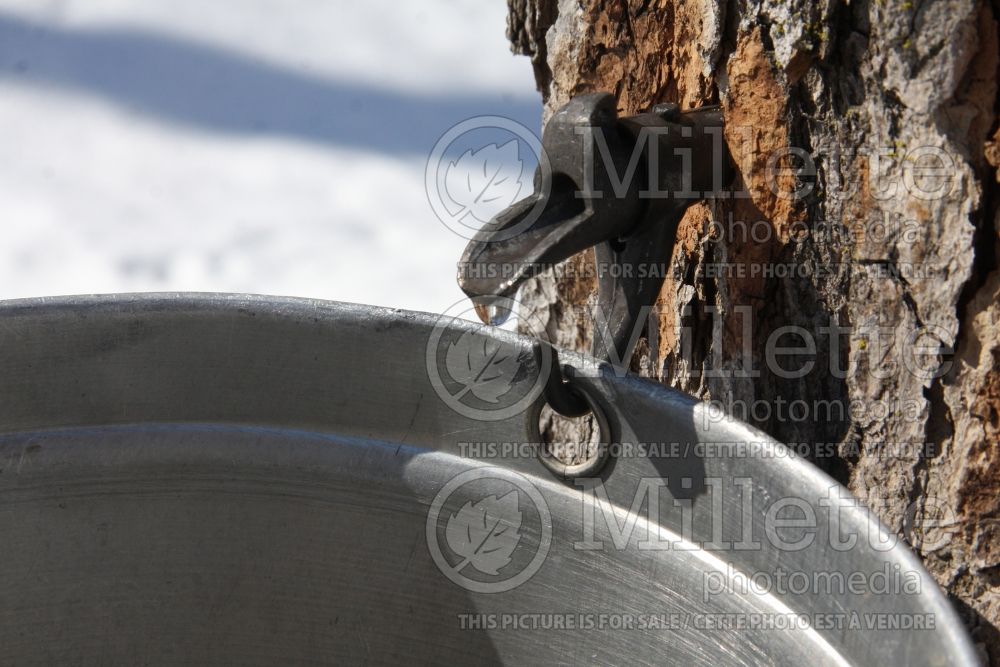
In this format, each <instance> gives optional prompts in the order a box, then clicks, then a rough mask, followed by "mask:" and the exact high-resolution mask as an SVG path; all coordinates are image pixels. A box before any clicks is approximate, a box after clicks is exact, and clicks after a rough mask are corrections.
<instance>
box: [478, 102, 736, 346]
mask: <svg viewBox="0 0 1000 667" xmlns="http://www.w3.org/2000/svg"><path fill="white" fill-rule="evenodd" d="M722 125H723V119H722V112H721V111H719V109H718V108H717V107H705V108H702V109H696V110H693V111H687V112H680V111H679V110H678V108H677V106H676V105H669V104H664V105H659V106H657V107H655V108H654V109H653V110H652V111H651V112H649V113H644V114H639V115H637V116H630V117H626V118H618V116H617V112H616V109H615V100H614V98H613V97H612V96H610V95H607V94H603V93H595V94H588V95H582V96H580V97H576V98H574V99H572V100H571V101H570V102H569V103H568V104H566V106H564V107H562V108H561V109H559V110H558V111H557V112H556V113H555V114H554V115H553V116H552V118H551V120H550V121H549V122H548V124H547V125H546V127H545V132H544V134H543V135H542V148H543V155H542V156H541V158H540V164H539V168H538V171H537V173H536V175H535V193H534V194H532V195H530V196H528V197H527V198H525V199H522V200H521V201H518V202H516V203H514V204H513V205H512V206H510V207H509V208H507V209H506V210H504V211H502V212H501V213H499V214H498V215H497V216H496V217H495V218H494V219H493V220H491V221H490V222H489V223H488V224H487V225H485V226H484V227H483V229H482V230H481V231H480V232H479V233H478V234H477V235H476V237H475V238H474V239H473V240H472V241H471V242H470V243H469V245H468V247H467V248H466V249H465V253H464V254H463V256H462V259H461V262H460V270H459V285H460V286H461V288H462V289H463V290H464V291H465V293H466V294H467V295H468V296H469V297H470V298H472V299H473V301H474V302H476V303H477V304H478V305H479V306H480V308H481V309H482V312H483V313H485V312H486V309H487V308H488V307H489V305H490V304H491V303H492V301H493V300H494V299H495V298H497V297H513V296H514V294H515V293H516V292H517V289H518V287H519V286H520V285H521V283H523V282H524V281H525V280H527V279H528V278H530V277H532V276H534V275H537V274H538V273H540V272H542V271H544V270H547V269H549V268H551V267H552V266H553V265H555V264H557V263H558V262H561V261H563V260H565V259H567V258H569V257H570V256H572V255H574V254H576V253H578V252H581V251H583V250H586V249H587V248H590V247H594V246H596V260H597V272H596V273H597V276H598V278H599V284H598V311H597V312H598V313H599V314H600V317H601V318H603V319H604V321H603V322H600V323H597V324H598V326H597V327H596V328H597V330H598V334H599V335H595V340H594V346H595V347H594V351H593V354H594V356H595V357H597V358H598V359H604V360H613V361H614V362H616V363H617V364H619V365H626V366H627V364H628V360H629V358H630V357H631V353H632V349H633V348H634V346H635V342H636V340H635V337H634V336H633V334H634V332H635V328H636V325H637V323H639V322H640V321H641V319H642V318H643V317H644V316H645V315H646V311H645V310H644V309H648V308H649V307H650V306H652V305H653V304H654V303H655V300H656V296H657V294H658V293H659V291H660V286H661V285H662V284H663V280H664V278H665V277H666V271H667V268H668V267H669V265H670V258H671V253H672V251H673V246H674V240H675V238H676V235H677V226H678V224H679V223H680V220H681V217H682V216H683V215H684V211H686V210H687V208H688V207H689V206H690V205H691V204H693V203H695V202H698V201H702V200H704V199H707V198H711V197H713V196H717V195H720V194H722V188H723V187H725V185H726V184H727V183H728V182H729V180H730V162H731V159H730V157H729V154H728V150H727V149H726V147H725V144H724V141H723V137H722ZM483 316H484V315H481V317H483ZM488 319H489V318H487V320H484V321H488Z"/></svg>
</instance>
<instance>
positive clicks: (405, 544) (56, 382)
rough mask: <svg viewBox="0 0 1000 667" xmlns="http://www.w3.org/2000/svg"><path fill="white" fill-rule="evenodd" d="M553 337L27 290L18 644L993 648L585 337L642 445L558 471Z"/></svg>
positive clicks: (10, 350)
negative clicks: (600, 355) (591, 467)
mask: <svg viewBox="0 0 1000 667" xmlns="http://www.w3.org/2000/svg"><path fill="white" fill-rule="evenodd" d="M480 350H481V351H482V353H483V355H485V356H484V358H487V359H489V362H488V365H489V367H490V368H491V369H492V370H491V371H490V372H489V373H487V374H486V375H483V374H482V373H479V375H478V376H477V377H478V380H477V381H480V380H482V381H483V384H481V385H475V386H472V385H470V384H469V382H468V381H467V380H468V377H472V376H468V377H465V379H463V377H464V376H462V372H461V368H460V367H461V366H462V364H463V363H464V364H466V366H470V367H471V366H475V364H474V363H472V362H471V361H470V359H473V357H474V355H473V351H480ZM491 350H492V351H491ZM497 350H502V351H503V353H502V354H497V353H496V351H497ZM538 351H539V347H538V345H537V343H536V342H535V341H533V340H532V339H529V338H524V337H519V336H515V335H513V334H507V333H504V332H491V331H488V330H485V329H484V328H483V327H479V326H477V325H475V324H473V323H471V322H459V321H444V322H443V321H442V320H440V319H439V318H438V317H436V316H432V315H425V314H418V313H410V312H403V311H394V310H387V309H380V308H372V307H366V306H352V305H344V304H337V303H327V302H319V301H309V300H301V299H279V298H262V297H249V296H214V295H200V296H199V295H147V296H114V297H93V298H90V297H87V298H59V299H37V300H30V301H14V302H7V303H3V304H0V433H2V437H0V469H2V470H0V536H2V539H0V563H2V567H0V663H2V664H11V665H14V664H16V665H27V664H45V665H50V664H122V665H124V664H127V665H134V664H169V665H178V664H184V665H206V664H259V665H279V664H280V665H292V664H303V663H371V664H379V663H391V662H407V663H421V664H425V663H436V664H463V663H470V662H473V661H475V662H486V663H506V664H528V663H531V664H540V663H549V662H553V663H588V664H678V665H692V664H693V665H713V666H719V665H731V664H751V665H753V664H776V665H794V666H796V667H798V666H800V665H826V664H831V665H832V664H851V665H876V664H900V665H902V664H906V665H968V664H975V658H974V653H973V650H972V648H971V645H970V643H969V640H968V639H967V637H966V635H965V632H964V630H963V628H962V626H961V625H960V623H959V621H958V619H957V617H956V615H955V613H954V612H953V611H952V609H951V608H950V605H949V603H948V601H947V600H946V599H945V597H944V596H943V595H942V594H941V593H940V592H939V589H938V588H937V587H936V585H935V584H934V582H933V580H932V579H931V578H930V577H929V576H928V575H927V574H926V573H925V572H924V570H923V569H922V568H921V567H920V565H919V563H918V562H917V560H916V559H915V558H914V557H913V556H912V555H911V553H910V552H909V551H908V550H907V548H906V547H905V545H903V544H896V543H894V542H893V541H892V540H891V539H890V538H891V536H890V535H888V533H887V532H886V531H885V529H884V528H882V527H881V526H880V525H879V524H878V523H877V522H876V521H875V520H874V519H873V518H872V517H870V516H869V515H868V514H867V513H866V512H865V511H863V510H862V509H861V508H859V507H858V506H857V503H855V502H853V501H852V500H851V499H850V498H849V497H848V496H847V495H846V492H844V491H843V490H842V489H841V488H840V487H838V486H836V485H835V483H834V482H833V481H832V480H831V479H830V478H828V477H826V476H825V475H824V474H823V473H821V472H819V471H818V470H817V469H816V468H815V467H813V466H812V465H810V464H809V463H807V462H805V461H803V460H801V459H799V458H796V457H793V456H790V455H789V454H788V451H787V450H785V449H784V448H783V446H782V445H780V444H779V443H777V442H774V441H773V440H771V439H769V438H768V437H767V436H765V435H764V434H762V433H760V432H758V431H755V430H753V429H751V428H749V427H747V426H745V425H743V424H741V423H738V422H735V421H732V420H729V419H724V418H721V417H720V416H719V415H713V414H710V411H709V410H707V409H706V408H705V406H704V405H703V404H700V403H698V402H695V401H694V400H692V399H691V398H689V397H687V396H684V395H682V394H679V393H677V392H675V391H671V390H669V389H667V388H665V387H662V386H659V385H657V384H654V383H651V382H647V381H644V380H641V379H637V378H633V377H617V376H616V375H615V373H614V372H613V371H612V370H611V369H610V368H608V367H606V366H599V365H596V364H595V363H594V362H592V361H588V360H587V359H585V358H583V357H580V356H576V355H568V354H566V353H563V355H562V362H563V363H566V364H568V366H569V367H572V368H575V369H576V378H575V379H574V380H573V382H574V384H575V385H576V386H577V387H578V388H579V390H581V391H582V392H583V393H584V394H585V395H586V397H587V399H588V401H589V402H590V403H591V405H592V406H594V408H595V409H596V410H597V411H598V413H599V414H600V415H601V416H602V417H603V419H602V420H601V421H602V422H603V424H602V425H603V427H604V428H605V429H607V438H606V439H607V440H608V443H610V444H611V445H613V446H612V447H610V448H609V449H608V451H609V452H610V454H609V458H608V462H607V464H606V465H605V466H604V467H603V469H601V470H600V471H599V473H597V474H595V476H594V477H593V478H589V479H569V480H564V479H560V478H559V476H558V475H557V474H553V471H552V470H551V469H550V467H547V466H546V465H544V464H543V463H542V462H541V461H540V459H539V457H538V456H537V455H535V453H533V451H532V448H531V446H530V445H531V443H537V442H538V441H539V436H538V433H537V431H538V426H537V423H538V414H539V410H540V406H541V404H542V403H543V401H544V400H545V399H544V394H543V393H540V392H538V391H537V384H538V383H537V382H536V380H537V378H536V377H535V376H538V375H539V372H540V370H539V369H542V368H545V367H547V366H545V364H544V360H542V359H541V358H540V357H539V356H538ZM477 353H478V352H477ZM491 355H492V356H491ZM511 355H513V358H514V359H515V360H516V362H517V363H516V364H514V365H511V364H512V362H510V359H511V358H512V357H511ZM456 369H458V370H456ZM493 371H496V372H493ZM473 375H475V373H473ZM497 377H499V378H500V380H497V379H496V378H497ZM456 378H457V380H456ZM484 378H485V379H484ZM463 383H464V384H465V386H464V387H463V386H462V385H463ZM490 383H492V384H490ZM470 386H471V387H472V389H473V391H468V390H469V388H470ZM505 401H507V402H506V403H505ZM463 406H464V407H463ZM657 443H660V444H657ZM640 445H642V446H640ZM637 499H638V500H637ZM810 515H811V517H810ZM796 520H797V521H796ZM810 535H811V538H810V537H809V536H810ZM851 536H854V538H855V539H854V544H850V538H851ZM779 568H780V569H781V570H783V571H784V572H786V573H788V574H787V577H786V580H785V583H784V585H781V584H780V583H779V581H778V579H779V578H780V577H778V576H777V575H776V573H777V572H778V570H779ZM838 573H840V574H842V575H844V576H845V577H850V576H851V575H853V576H854V578H853V581H854V582H855V584H857V585H848V584H847V582H848V581H850V580H849V579H845V586H847V588H846V589H845V590H840V585H839V584H838V581H837V579H838ZM769 575H770V577H771V579H770V581H768V579H767V577H768V576H769ZM751 577H752V578H751ZM879 577H882V578H887V579H889V580H890V581H889V583H888V584H887V587H888V588H887V589H886V587H885V586H881V587H880V589H879V590H875V589H876V586H875V583H874V582H875V579H877V578H879ZM895 579H903V580H905V583H903V584H900V583H899V582H894V581H893V580H895ZM825 581H829V582H830V583H824V582H825ZM748 582H749V585H748ZM859 582H863V583H859Z"/></svg>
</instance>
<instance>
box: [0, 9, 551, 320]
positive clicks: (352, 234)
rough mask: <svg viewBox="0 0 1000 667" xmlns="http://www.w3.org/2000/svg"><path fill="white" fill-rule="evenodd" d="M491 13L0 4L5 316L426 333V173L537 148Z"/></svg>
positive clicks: (522, 88)
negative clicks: (314, 320) (178, 304)
mask: <svg viewBox="0 0 1000 667" xmlns="http://www.w3.org/2000/svg"><path fill="white" fill-rule="evenodd" d="M504 29H505V3H504V2H502V0H460V1H459V0H421V1H420V2H399V1H398V0H377V1H375V0H364V1H362V2H347V1H338V2H331V1H325V2H324V1H322V0H210V1H208V2H206V1H205V0H0V147H2V154H0V228H2V231H3V241H2V242H0V298H17V297H27V296H38V295H55V294H81V293H102V292H127V291H164V290H195V291H228V292H255V293H265V294H287V295H296V296H309V297H318V298H324V299H336V300H343V301H354V302H363V303H372V304H378V305H385V306H393V307H401V308H411V309H418V310H428V311H437V312H441V311H443V310H445V309H446V308H448V307H449V306H450V305H452V304H453V303H455V302H456V301H458V300H460V299H461V297H462V295H461V293H460V291H459V290H458V288H457V287H456V285H455V262H456V261H457V259H458V257H459V254H460V253H461V250H462V248H463V247H464V246H465V243H466V240H465V239H463V238H461V237H459V236H457V235H456V234H454V233H453V232H451V231H449V230H448V229H447V228H446V227H445V226H444V225H443V224H442V223H441V222H439V221H438V220H437V218H436V217H435V215H434V214H433V212H432V210H431V208H430V205H429V204H428V200H427V195H426V194H425V192H424V167H425V163H426V159H427V155H428V153H429V152H430V150H431V148H432V146H433V145H434V143H435V142H436V141H437V139H438V138H439V137H440V136H441V135H442V134H444V132H445V131H446V130H447V129H448V128H449V127H451V126H453V125H455V124H456V123H458V122H459V121H461V120H463V119H465V118H469V117H471V116H475V115H478V114H495V115H501V116H506V117H509V118H511V119H514V120H516V121H518V122H520V123H522V124H524V125H526V126H527V127H529V128H531V129H532V130H533V131H535V132H538V130H539V125H540V116H541V103H540V100H539V97H538V95H537V93H535V89H534V81H533V78H532V74H531V66H530V63H529V61H528V59H527V58H524V57H515V56H513V55H512V54H511V53H510V50H509V48H508V45H507V42H506V39H505V37H504Z"/></svg>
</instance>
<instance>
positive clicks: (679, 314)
mask: <svg viewBox="0 0 1000 667" xmlns="http://www.w3.org/2000/svg"><path fill="white" fill-rule="evenodd" d="M509 4H510V15H509V25H508V36H509V37H510V39H511V42H512V43H513V46H514V50H515V51H516V52H519V53H523V54H526V55H529V56H531V58H532V62H533V64H534V67H535V74H536V79H537V82H538V86H539V89H540V91H541V93H542V96H543V98H544V100H545V102H546V106H545V109H546V115H548V114H551V112H552V111H553V110H555V109H556V108H558V107H560V106H561V105H563V104H564V103H565V102H566V101H567V100H569V98H571V97H572V96H574V95H578V94H580V93H584V92H591V91H607V92H610V93H613V94H614V95H615V96H616V97H617V100H618V109H619V113H620V114H632V113H638V112H641V111H646V110H648V109H649V108H650V107H651V106H652V105H653V104H655V103H657V102H676V103H678V104H680V106H681V108H682V109H686V108H691V107H696V106H699V105H703V104H708V103H718V104H721V105H722V107H723V110H724V114H725V118H726V124H727V127H726V140H727V143H728V145H729V148H730V151H731V152H732V153H733V155H734V156H737V160H738V162H739V164H738V165H737V169H738V171H739V174H740V178H741V180H740V181H739V183H738V184H739V185H740V186H742V188H743V189H745V191H746V192H747V193H748V194H749V197H746V198H743V199H731V200H718V201H714V202H711V203H702V204H696V205H694V206H693V207H692V208H691V209H689V210H688V212H687V214H686V216H685V217H684V219H683V221H682V222H681V225H680V229H679V232H678V240H677V244H676V246H675V248H674V254H673V257H672V261H671V270H672V276H671V277H669V278H668V279H667V281H666V283H665V285H664V287H663V290H662V291H661V293H660V296H659V300H658V304H657V310H656V312H655V316H654V318H653V319H652V320H651V322H650V324H649V326H648V327H647V331H646V336H645V340H644V342H642V343H640V346H639V348H638V351H637V353H636V356H635V357H634V358H633V360H632V368H633V370H636V371H638V372H640V373H642V374H645V375H648V376H651V377H655V378H656V379H658V380H660V381H662V382H664V383H666V384H669V385H671V386H674V387H677V388H679V389H682V390H684V391H686V392H689V393H691V394H694V395H696V396H699V397H702V398H704V399H706V400H712V401H717V402H718V404H719V405H722V406H724V407H725V408H726V410H727V411H729V412H731V413H732V414H734V415H735V416H737V417H740V418H743V419H746V420H747V421H749V422H751V423H753V424H755V425H756V426H758V427H759V428H761V429H763V430H765V431H767V432H769V433H770V434H772V435H773V436H775V437H777V438H778V439H780V440H782V441H784V442H787V443H792V444H794V445H795V446H796V447H797V448H798V449H800V450H802V449H806V450H807V451H808V455H809V456H811V458H812V459H813V460H814V461H815V462H816V464H817V465H819V466H821V467H822V468H823V469H824V470H826V471H827V472H828V473H829V474H831V475H832V476H834V477H835V478H836V479H838V480H839V481H841V482H842V483H844V484H845V485H847V486H848V487H849V488H850V489H851V490H852V491H853V492H854V493H855V494H856V495H857V496H858V497H859V498H861V499H863V500H864V501H865V502H867V503H868V504H869V506H870V507H872V508H873V509H874V510H875V511H876V512H877V513H878V515H879V516H880V517H881V519H882V520H883V521H884V522H885V524H886V525H887V526H889V527H890V528H891V529H892V530H895V531H897V532H898V533H899V534H900V535H902V536H903V537H904V538H905V539H906V540H907V542H908V543H909V544H910V545H912V548H913V549H914V551H916V552H917V553H918V554H919V556H920V557H921V558H922V560H923V561H924V563H925V565H926V566H927V568H928V569H929V570H930V572H931V573H932V574H933V575H934V577H935V578H936V579H937V581H938V582H939V583H940V585H941V586H942V587H943V588H944V589H945V590H946V591H947V592H948V593H949V594H950V595H951V596H952V598H953V599H954V600H955V601H956V604H957V606H958V607H959V609H960V611H961V612H962V613H963V615H964V618H965V619H966V620H967V622H968V624H969V628H970V630H971V632H972V634H973V637H974V639H975V640H976V641H977V642H979V643H980V644H981V645H982V648H983V651H984V652H986V653H988V655H989V656H990V658H991V659H992V661H993V662H994V663H995V664H1000V631H998V624H1000V449H998V433H1000V373H998V372H997V366H998V365H1000V273H998V272H997V270H996V260H997V254H998V241H1000V216H998V211H997V208H998V202H1000V198H998V197H997V194H998V192H1000V188H998V176H997V165H998V162H1000V132H998V130H997V117H996V104H997V65H998V47H997V23H996V20H995V17H996V15H997V14H1000V7H998V6H997V5H991V4H990V3H989V2H988V1H983V0H927V1H921V0H912V1H907V0H849V1H848V0H818V1H816V2H813V1H810V0H764V1H763V2H754V1H741V2H728V3H719V2H716V1H715V0H645V1H643V0H632V1H631V2H629V1H626V0H509ZM789 148H801V149H803V150H804V151H805V152H806V153H808V155H809V156H811V161H812V163H813V164H814V165H815V171H814V174H810V173H809V172H808V171H805V172H802V173H801V174H799V176H798V177H796V176H795V175H793V174H791V173H790V172H789V171H788V170H787V169H786V170H785V171H778V172H777V174H776V177H775V178H771V179H770V180H769V177H768V166H769V165H768V159H769V158H770V157H771V156H779V157H778V158H777V162H772V164H771V166H772V167H773V166H777V167H781V166H786V167H787V166H789V165H794V166H802V165H805V164H807V162H806V161H804V160H803V159H798V161H797V162H796V161H795V160H796V159H797V158H796V159H793V158H792V157H789V156H788V155H782V153H783V151H786V150H787V149H789ZM929 155H935V156H937V157H936V158H934V157H931V158H928V156H929ZM771 159H772V160H773V159H774V158H771ZM936 160H939V161H936ZM949 162H950V164H949ZM927 166H931V167H934V166H937V167H942V168H944V169H945V171H941V172H939V173H937V174H932V173H931V172H929V171H927V170H924V167H927ZM799 188H801V192H800V193H799V194H800V195H801V194H804V195H805V196H789V194H790V193H791V192H792V191H794V190H796V189H799ZM929 194H930V196H928V195H929ZM588 255H589V253H588ZM569 261H571V262H575V263H579V264H583V263H586V262H590V261H592V257H590V256H578V257H575V258H573V259H571V260H569ZM580 275H581V272H580V271H561V272H558V276H559V277H556V276H553V275H547V276H543V277H541V278H538V279H535V280H533V281H531V282H530V283H528V284H527V285H526V286H525V288H524V290H523V292H522V295H521V299H522V302H523V303H524V305H525V307H527V308H529V309H531V310H532V311H533V313H534V314H535V315H537V316H538V317H540V318H542V320H543V321H545V322H547V326H548V332H549V334H550V336H551V338H552V340H553V342H556V343H557V344H559V345H562V346H564V347H572V348H581V349H587V348H589V343H590V338H591V335H592V331H591V318H590V317H589V316H588V311H587V309H586V308H585V307H582V306H585V305H586V304H587V303H588V302H590V303H592V299H593V293H594V290H595V287H596V285H595V284H594V282H593V281H588V280H584V279H580V278H579V277H577V278H570V277H566V276H580ZM783 327H793V328H791V329H789V328H783ZM780 347H798V348H803V349H802V350H800V351H799V352H800V354H798V355H787V354H785V355H784V356H782V350H780V349H777V348H780ZM810 362H812V366H811V368H810V367H809V363H810ZM547 430H548V431H549V432H550V433H549V435H550V437H552V438H556V439H577V440H578V441H579V440H586V439H588V438H590V437H591V436H592V430H593V429H592V426H591V425H590V424H588V423H586V422H579V423H573V422H565V421H563V420H561V419H557V418H553V417H551V416H549V417H548V423H547Z"/></svg>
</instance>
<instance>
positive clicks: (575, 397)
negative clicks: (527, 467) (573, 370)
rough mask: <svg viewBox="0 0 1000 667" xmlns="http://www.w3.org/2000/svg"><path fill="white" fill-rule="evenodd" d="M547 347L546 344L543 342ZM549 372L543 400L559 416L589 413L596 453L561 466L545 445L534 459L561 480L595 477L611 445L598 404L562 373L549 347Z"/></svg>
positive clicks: (604, 416) (604, 419)
mask: <svg viewBox="0 0 1000 667" xmlns="http://www.w3.org/2000/svg"><path fill="white" fill-rule="evenodd" d="M543 344H546V345H548V344H547V343H543ZM549 352H550V354H549V355H548V356H549V359H550V364H551V365H550V372H549V377H548V381H547V382H546V385H545V401H546V403H547V404H548V406H549V407H550V408H551V409H552V410H553V411H554V412H555V413H556V414H559V415H562V416H563V417H571V418H573V417H583V416H584V415H587V414H593V415H594V419H595V420H596V421H597V428H598V432H599V439H598V443H597V452H596V454H595V455H594V456H592V457H590V458H588V459H587V460H586V461H583V462H582V463H576V464H567V463H563V462H562V461H560V460H559V459H557V458H556V457H555V456H553V455H552V452H550V451H549V448H548V443H544V444H543V446H541V447H539V448H538V460H539V461H540V462H541V463H542V465H544V466H545V467H546V468H548V469H549V471H551V472H552V473H553V474H555V475H556V476H558V477H561V478H563V479H574V478H578V477H593V476H596V475H597V474H598V473H599V472H600V471H601V469H602V468H604V465H605V464H606V463H607V461H608V455H609V451H610V445H611V435H610V434H611V427H610V425H609V424H608V419H607V416H606V415H605V413H604V410H603V409H602V408H601V406H600V405H598V403H597V402H596V401H595V400H594V399H593V398H592V397H591V396H590V395H589V394H588V393H587V392H586V391H584V390H583V389H581V388H580V387H579V386H578V385H576V384H575V383H573V382H572V381H570V380H567V379H566V377H565V375H564V374H563V369H562V365H561V364H560V363H559V355H558V353H557V352H556V349H555V348H554V347H552V346H551V345H549Z"/></svg>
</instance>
